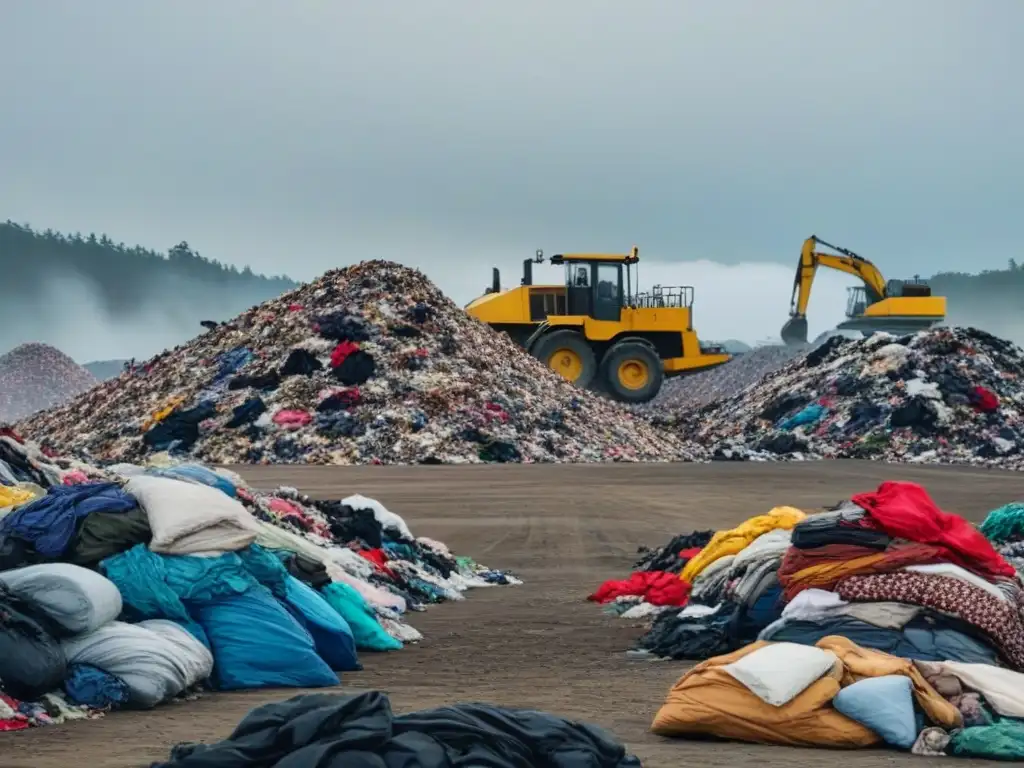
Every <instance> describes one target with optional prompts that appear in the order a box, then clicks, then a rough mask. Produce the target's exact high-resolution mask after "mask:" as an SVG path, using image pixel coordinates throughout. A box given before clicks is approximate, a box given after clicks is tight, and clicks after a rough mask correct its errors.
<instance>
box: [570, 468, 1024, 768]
mask: <svg viewBox="0 0 1024 768" xmlns="http://www.w3.org/2000/svg"><path fill="white" fill-rule="evenodd" d="M640 555H641V557H640V559H639V560H638V561H637V563H636V565H635V566H634V572H633V573H632V574H631V575H630V576H629V578H627V579H623V580H618V581H609V582H606V583H605V584H602V585H600V587H599V588H598V589H597V590H596V591H595V592H594V593H593V594H592V595H591V596H590V598H589V599H590V600H592V601H594V602H598V603H602V604H604V605H605V610H606V611H607V612H608V613H610V614H613V615H619V616H622V617H624V618H627V619H633V620H637V621H641V622H644V623H646V625H647V626H648V632H647V633H646V634H645V635H644V636H643V637H641V638H640V640H639V641H638V642H637V644H636V647H635V648H634V649H632V650H631V651H629V652H627V655H628V656H630V657H631V658H633V659H638V660H641V659H659V658H660V659H695V660H700V661H701V663H699V664H698V665H697V666H695V667H693V668H692V669H690V670H689V671H687V672H686V673H685V674H684V675H683V676H682V677H681V678H680V679H679V681H678V682H677V683H676V684H675V685H674V686H673V687H672V689H671V690H670V691H669V693H668V696H667V698H666V700H665V703H664V704H663V705H662V706H661V708H660V709H659V711H658V713H657V715H656V716H655V719H654V721H653V723H652V726H651V730H652V732H654V733H656V734H660V735H663V736H678V737H708V736H713V737H718V738H724V739H733V740H739V741H747V742H756V743H766V744H781V745H789V746H802V747H828V748H860V747H872V746H876V745H882V744H885V745H888V746H891V747H895V748H898V749H902V750H908V751H911V752H912V753H914V754H919V755H932V756H935V755H957V756H965V757H979V758H991V759H1012V760H1022V759H1024V502H1011V503H1008V504H1006V505H1005V506H1003V507H1000V508H999V509H996V510H993V511H992V512H990V513H989V515H988V516H987V517H986V519H985V521H984V523H982V525H981V526H980V527H975V526H973V525H972V524H970V523H968V522H967V521H966V520H964V519H963V518H961V517H959V516H958V515H955V514H953V513H950V512H946V511H944V510H942V509H940V508H939V507H938V506H937V505H936V504H935V502H934V501H933V500H932V499H931V497H930V496H929V495H928V492H927V491H926V489H925V488H923V487H922V486H920V485H918V484H916V483H910V482H895V481H887V482H884V483H882V484H881V485H880V486H879V487H878V488H877V489H875V490H874V491H868V492H864V493H858V494H855V495H854V496H852V497H851V498H850V499H848V500H844V501H843V502H841V503H839V504H837V505H836V506H834V507H832V508H830V509H827V510H823V511H817V512H813V513H807V512H805V511H803V510H800V509H796V508H794V507H785V506H783V507H775V508H773V509H771V510H768V511H767V512H765V513H763V514H757V515H754V516H753V517H750V518H748V519H747V520H745V521H743V522H742V523H741V524H740V525H738V526H736V527H735V528H731V529H727V530H721V531H715V532H712V531H695V532H693V533H689V534H682V535H678V536H675V537H673V539H672V540H671V541H669V542H668V543H667V544H666V545H664V546H662V547H658V548H644V549H641V551H640Z"/></svg>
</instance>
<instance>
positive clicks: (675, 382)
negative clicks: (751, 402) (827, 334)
mask: <svg viewBox="0 0 1024 768" xmlns="http://www.w3.org/2000/svg"><path fill="white" fill-rule="evenodd" d="M808 349H809V348H807V347H804V348H800V347H786V346H783V345H766V346H761V347H755V348H754V349H751V350H749V351H746V352H739V353H736V355H735V357H733V359H732V360H730V361H729V362H728V363H726V364H725V365H720V366H718V367H717V368H712V369H711V370H709V371H701V372H700V373H694V374H691V375H689V376H678V377H675V378H671V379H667V380H666V381H665V383H664V384H663V385H662V388H661V392H659V393H658V396H657V397H655V398H654V399H653V400H651V401H650V402H647V403H640V404H637V405H634V406H632V408H633V410H634V411H635V412H637V413H643V414H645V415H648V416H652V417H655V418H656V419H658V420H660V419H663V418H665V417H668V419H669V420H671V418H672V415H673V414H676V413H686V412H688V411H692V410H694V409H697V408H703V407H704V406H705V405H708V404H709V403H713V402H716V401H718V400H722V399H724V398H728V397H733V396H734V395H737V394H739V393H740V392H742V391H743V390H744V389H746V388H747V387H749V386H751V385H753V384H756V383H757V382H759V381H761V379H763V378H764V377H765V376H767V375H768V374H770V373H774V372H775V371H777V370H778V369H779V368H781V367H782V366H784V365H786V364H787V363H789V362H791V361H792V360H793V359H795V358H797V357H800V356H801V355H803V354H806V352H807V350H808Z"/></svg>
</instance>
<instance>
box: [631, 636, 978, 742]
mask: <svg viewBox="0 0 1024 768" xmlns="http://www.w3.org/2000/svg"><path fill="white" fill-rule="evenodd" d="M768 644H769V643H766V642H764V641H763V640H759V641H758V642H756V643H752V644H751V645H748V646H746V647H744V648H740V649H739V650H738V651H735V652H733V653H730V654H727V655H725V656H717V657H715V658H713V659H708V660H707V661H705V662H703V663H702V664H698V665H697V666H696V667H694V668H693V669H691V670H690V671H689V672H687V673H686V674H685V675H683V677H682V678H681V679H680V680H679V682H677V683H676V684H675V685H674V686H673V687H672V690H670V691H669V694H668V698H667V699H666V701H665V703H664V704H663V705H662V707H661V709H660V710H658V714H657V715H656V716H655V718H654V722H653V723H652V724H651V731H652V732H653V733H656V734H658V735H660V736H684V735H698V734H699V735H711V736H718V737H719V738H724V739H734V740H737V741H747V742H754V743H762V744H781V745H786V746H793V747H829V748H858V747H870V746H873V745H875V744H878V743H880V742H881V741H882V739H881V737H879V736H878V734H876V733H875V732H874V731H872V730H871V729H869V728H866V727H865V726H863V725H861V724H860V723H858V722H856V721H854V720H851V719H850V718H848V717H846V716H845V715H842V714H840V713H839V712H838V711H837V710H836V709H834V708H833V707H832V699H833V697H834V696H835V695H836V694H837V693H839V691H840V690H841V689H842V688H843V687H844V686H846V685H850V684H852V683H853V682H855V681H857V680H862V679H864V678H865V677H881V676H882V675H893V674H897V675H899V674H903V675H906V676H908V677H910V679H911V682H912V683H913V686H914V696H915V698H916V700H917V703H918V704H920V706H921V708H922V709H923V710H924V711H925V712H927V713H928V714H929V716H931V717H932V718H933V719H934V720H935V721H936V722H938V723H940V724H942V725H943V726H944V727H947V728H950V727H955V726H956V724H957V723H959V722H960V713H959V712H957V710H956V708H955V707H953V705H952V704H950V703H949V702H947V701H946V700H945V699H943V698H942V697H941V696H939V694H938V693H936V691H935V689H934V688H932V687H931V685H929V684H928V682H927V681H926V680H925V679H924V678H923V677H922V676H921V675H920V673H918V672H917V669H916V668H915V667H914V665H913V664H912V663H911V662H909V661H905V660H904V659H898V658H896V657H895V656H890V655H889V654H886V653H882V652H881V651H873V650H868V649H865V648H860V647H859V646H857V645H855V644H854V643H851V642H850V641H849V640H847V639H846V638H844V637H835V636H830V637H824V638H822V639H821V640H819V641H818V643H817V646H818V647H819V648H822V649H823V650H828V651H832V652H833V653H835V654H836V655H837V657H838V658H839V660H840V665H841V667H842V668H841V669H840V670H839V671H838V674H837V673H836V671H835V670H833V672H832V673H830V674H826V675H825V676H823V677H821V678H819V679H818V680H816V681H815V682H813V683H811V685H810V686H808V687H807V688H806V689H805V690H804V691H802V692H801V693H799V694H798V695H797V696H796V697H795V698H794V699H793V700H792V701H790V702H788V703H786V704H784V705H783V706H781V707H774V706H772V705H771V704H767V703H765V702H764V701H762V700H761V699H760V698H758V696H757V694H755V693H753V692H752V691H751V690H750V689H749V688H747V687H746V686H745V685H744V684H743V683H741V682H740V681H739V680H737V679H736V678H734V677H733V676H732V675H730V674H729V673H728V672H726V671H725V670H724V669H723V667H725V666H726V665H727V664H732V663H733V662H735V661H738V660H740V659H742V658H743V657H744V656H747V655H748V654H751V653H753V652H754V651H756V650H758V649H759V648H763V647H764V646H766V645H768ZM837 677H838V678H839V679H837Z"/></svg>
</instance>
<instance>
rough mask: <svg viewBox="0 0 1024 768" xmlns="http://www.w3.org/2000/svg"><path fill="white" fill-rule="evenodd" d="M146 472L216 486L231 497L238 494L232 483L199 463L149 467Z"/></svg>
mask: <svg viewBox="0 0 1024 768" xmlns="http://www.w3.org/2000/svg"><path fill="white" fill-rule="evenodd" d="M146 474H148V475H155V476H156V477H169V478H171V479H172V480H193V481H195V482H197V483H202V484H203V485H208V486H210V487H211V488H217V489H218V490H221V491H223V492H224V493H225V494H226V495H228V496H230V497H231V498H232V499H233V498H235V497H236V496H237V495H238V490H237V489H236V488H235V484H234V483H232V482H231V481H230V480H228V479H227V478H226V477H224V476H222V475H218V474H217V473H216V472H214V471H213V470H211V469H207V468H206V467H204V466H202V465H201V464H179V465H178V466H175V467H167V468H166V469H150V470H147V471H146Z"/></svg>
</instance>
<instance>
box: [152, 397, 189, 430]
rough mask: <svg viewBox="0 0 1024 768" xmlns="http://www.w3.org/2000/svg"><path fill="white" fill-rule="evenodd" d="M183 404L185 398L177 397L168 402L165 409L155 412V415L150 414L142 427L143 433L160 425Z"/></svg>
mask: <svg viewBox="0 0 1024 768" xmlns="http://www.w3.org/2000/svg"><path fill="white" fill-rule="evenodd" d="M183 402H185V398H184V397H181V396H180V395H179V396H177V397H172V398H171V399H170V400H169V401H168V403H167V405H165V406H164V407H163V408H159V409H158V410H155V411H153V413H151V414H150V416H149V418H148V419H146V423H145V424H143V425H142V431H143V432H148V431H149V428H150V427H153V426H155V425H157V424H159V423H160V422H161V421H163V420H164V419H166V418H167V417H168V416H170V415H171V414H172V413H173V412H174V409H175V408H177V407H178V406H179V405H181V404H182V403H183Z"/></svg>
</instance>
